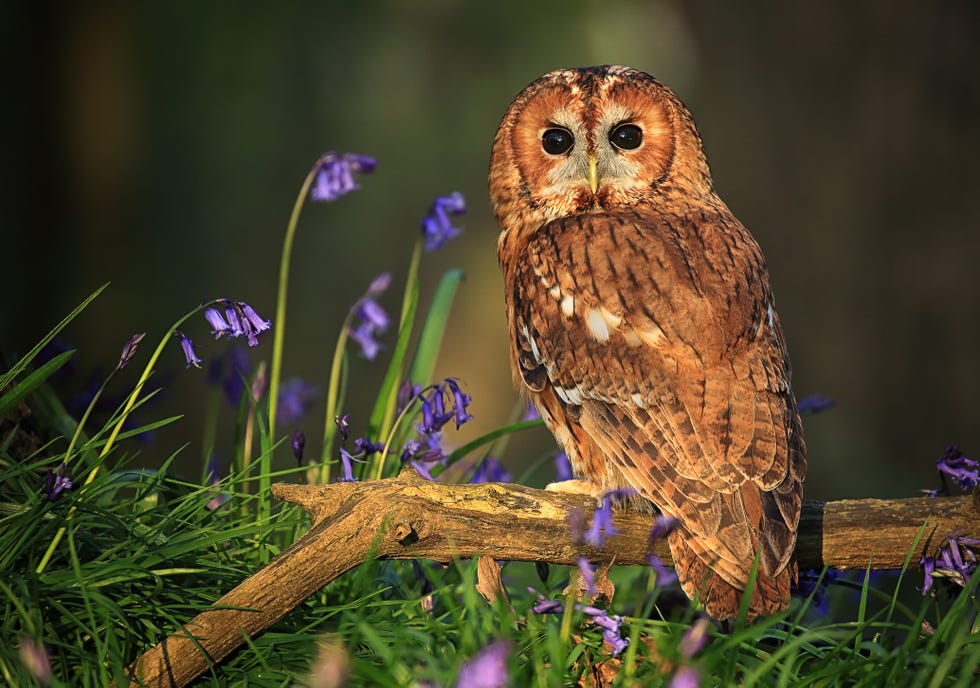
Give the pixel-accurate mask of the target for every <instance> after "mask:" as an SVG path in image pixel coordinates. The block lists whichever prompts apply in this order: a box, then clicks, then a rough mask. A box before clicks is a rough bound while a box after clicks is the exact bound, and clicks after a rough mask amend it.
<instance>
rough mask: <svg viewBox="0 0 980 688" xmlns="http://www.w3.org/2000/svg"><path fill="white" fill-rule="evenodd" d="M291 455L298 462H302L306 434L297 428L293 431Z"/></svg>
mask: <svg viewBox="0 0 980 688" xmlns="http://www.w3.org/2000/svg"><path fill="white" fill-rule="evenodd" d="M292 439H293V456H294V457H296V461H297V462H298V463H302V462H303V449H304V448H305V447H306V435H304V434H303V433H302V432H300V431H299V430H294V431H293V438H292Z"/></svg>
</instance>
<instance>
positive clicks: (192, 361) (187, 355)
mask: <svg viewBox="0 0 980 688" xmlns="http://www.w3.org/2000/svg"><path fill="white" fill-rule="evenodd" d="M174 336H175V337H178V338H179V339H180V348H181V349H182V350H183V352H184V359H185V360H186V361H187V367H188V368H190V367H191V366H194V367H195V368H200V367H201V364H202V363H204V361H202V360H201V359H199V358H198V357H197V354H196V353H194V342H192V341H191V340H190V337H185V336H184V333H183V332H181V331H180V330H174Z"/></svg>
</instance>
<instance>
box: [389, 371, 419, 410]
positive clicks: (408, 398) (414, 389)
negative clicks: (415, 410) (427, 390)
mask: <svg viewBox="0 0 980 688" xmlns="http://www.w3.org/2000/svg"><path fill="white" fill-rule="evenodd" d="M421 391H422V386H421V385H416V384H415V383H413V382H412V381H411V380H408V379H406V380H405V381H404V382H402V384H401V386H400V387H399V388H398V402H397V403H396V406H395V411H396V412H397V413H401V412H402V411H404V410H405V407H406V406H408V405H409V404H410V403H412V401H414V400H415V398H416V397H417V396H418V395H419V393H420V392H421Z"/></svg>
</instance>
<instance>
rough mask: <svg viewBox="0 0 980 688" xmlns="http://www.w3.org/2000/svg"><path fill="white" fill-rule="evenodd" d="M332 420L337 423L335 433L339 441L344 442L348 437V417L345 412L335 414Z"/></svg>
mask: <svg viewBox="0 0 980 688" xmlns="http://www.w3.org/2000/svg"><path fill="white" fill-rule="evenodd" d="M333 422H334V423H335V424H336V425H337V435H338V436H339V437H340V441H341V442H346V441H347V438H348V437H350V417H349V416H348V415H347V414H346V413H345V414H344V415H342V416H335V417H334V419H333Z"/></svg>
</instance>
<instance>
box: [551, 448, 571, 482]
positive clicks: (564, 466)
mask: <svg viewBox="0 0 980 688" xmlns="http://www.w3.org/2000/svg"><path fill="white" fill-rule="evenodd" d="M555 477H557V478H558V482H562V481H565V480H571V479H572V463H571V461H569V460H568V452H566V451H565V450H562V451H560V452H558V453H557V454H555Z"/></svg>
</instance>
